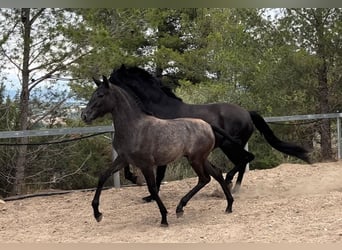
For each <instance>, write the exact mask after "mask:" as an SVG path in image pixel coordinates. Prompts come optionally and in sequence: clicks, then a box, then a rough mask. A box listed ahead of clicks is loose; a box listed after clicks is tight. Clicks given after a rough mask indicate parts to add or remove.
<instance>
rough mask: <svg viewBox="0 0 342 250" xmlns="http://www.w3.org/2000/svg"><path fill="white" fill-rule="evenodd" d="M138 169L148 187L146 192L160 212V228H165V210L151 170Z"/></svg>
mask: <svg viewBox="0 0 342 250" xmlns="http://www.w3.org/2000/svg"><path fill="white" fill-rule="evenodd" d="M140 169H141V172H142V173H143V175H144V177H145V180H146V183H147V187H148V191H149V192H150V194H151V197H152V199H153V200H155V201H156V202H157V204H158V207H159V211H160V214H161V217H162V219H161V223H160V225H161V226H162V227H167V226H168V225H169V224H168V222H167V209H166V207H165V206H164V204H163V202H162V200H161V199H160V197H159V195H158V191H159V190H158V187H157V184H156V179H155V175H154V172H153V168H151V167H143V168H140Z"/></svg>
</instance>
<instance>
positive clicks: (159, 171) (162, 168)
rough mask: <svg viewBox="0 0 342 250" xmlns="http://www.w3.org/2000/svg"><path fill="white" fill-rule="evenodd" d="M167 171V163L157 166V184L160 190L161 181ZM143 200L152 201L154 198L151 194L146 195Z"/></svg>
mask: <svg viewBox="0 0 342 250" xmlns="http://www.w3.org/2000/svg"><path fill="white" fill-rule="evenodd" d="M165 172H166V165H164V166H158V167H157V175H156V184H157V189H158V192H159V190H160V185H161V182H162V180H163V179H164V176H165ZM143 200H144V201H146V202H151V201H152V200H153V198H152V196H151V195H149V196H146V197H144V198H143Z"/></svg>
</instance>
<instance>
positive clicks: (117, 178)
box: [111, 124, 120, 188]
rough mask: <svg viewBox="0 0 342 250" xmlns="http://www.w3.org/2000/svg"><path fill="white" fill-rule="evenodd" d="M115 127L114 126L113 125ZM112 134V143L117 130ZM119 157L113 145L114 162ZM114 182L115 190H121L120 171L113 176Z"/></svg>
mask: <svg viewBox="0 0 342 250" xmlns="http://www.w3.org/2000/svg"><path fill="white" fill-rule="evenodd" d="M113 127H114V124H113ZM111 134H112V142H113V141H114V136H115V130H114V132H112V133H111ZM117 156H118V153H117V152H116V151H115V149H114V147H113V145H112V160H113V161H114V160H115V159H116V157H117ZM113 180H114V187H115V188H120V171H118V172H116V173H114V175H113Z"/></svg>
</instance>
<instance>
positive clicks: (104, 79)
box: [102, 75, 109, 88]
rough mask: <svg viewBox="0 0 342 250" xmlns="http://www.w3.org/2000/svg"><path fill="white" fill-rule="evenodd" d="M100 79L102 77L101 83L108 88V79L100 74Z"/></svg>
mask: <svg viewBox="0 0 342 250" xmlns="http://www.w3.org/2000/svg"><path fill="white" fill-rule="evenodd" d="M102 79H103V84H104V85H105V87H106V88H109V82H108V79H107V77H106V76H104V75H103V76H102Z"/></svg>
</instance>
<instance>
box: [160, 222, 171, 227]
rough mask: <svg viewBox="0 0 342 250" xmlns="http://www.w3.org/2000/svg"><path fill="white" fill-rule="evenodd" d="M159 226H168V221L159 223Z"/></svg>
mask: <svg viewBox="0 0 342 250" xmlns="http://www.w3.org/2000/svg"><path fill="white" fill-rule="evenodd" d="M160 226H161V227H168V226H169V223H167V222H166V223H160Z"/></svg>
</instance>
